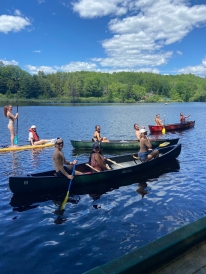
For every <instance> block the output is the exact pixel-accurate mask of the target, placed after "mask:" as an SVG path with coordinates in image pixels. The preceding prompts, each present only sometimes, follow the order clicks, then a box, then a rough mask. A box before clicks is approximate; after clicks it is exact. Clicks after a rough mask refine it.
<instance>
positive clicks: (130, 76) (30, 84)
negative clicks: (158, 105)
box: [0, 62, 206, 103]
mask: <svg viewBox="0 0 206 274" xmlns="http://www.w3.org/2000/svg"><path fill="white" fill-rule="evenodd" d="M17 99H18V100H19V101H22V102H23V101H30V100H36V101H38V100H39V101H45V102H46V101H47V102H50V101H53V102H68V103H69V102H72V103H95V102H99V103H135V102H142V101H143V102H165V101H169V102H206V79H204V78H201V77H198V76H195V75H193V74H181V75H161V74H154V73H149V72H113V73H112V74H110V73H103V72H92V71H78V72H56V73H52V74H45V73H44V72H43V71H39V72H38V74H37V75H30V74H29V73H28V72H26V71H24V70H22V69H21V68H20V67H18V66H13V65H4V64H3V63H2V62H0V101H2V102H4V101H8V100H9V101H12V100H17Z"/></svg>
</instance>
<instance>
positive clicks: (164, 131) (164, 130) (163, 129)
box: [162, 115, 166, 134]
mask: <svg viewBox="0 0 206 274" xmlns="http://www.w3.org/2000/svg"><path fill="white" fill-rule="evenodd" d="M165 133H166V128H165V115H164V124H163V128H162V134H165Z"/></svg>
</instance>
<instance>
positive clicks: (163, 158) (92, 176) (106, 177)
mask: <svg viewBox="0 0 206 274" xmlns="http://www.w3.org/2000/svg"><path fill="white" fill-rule="evenodd" d="M158 150H159V153H160V157H158V158H156V159H153V160H151V161H149V162H145V163H141V162H140V160H138V159H137V157H138V156H137V154H128V155H123V156H116V157H112V158H111V159H110V161H107V163H108V164H109V166H110V167H111V168H112V170H107V171H102V172H95V173H91V170H90V168H89V167H88V166H87V165H86V164H87V163H82V164H78V165H76V170H77V171H81V172H83V174H82V175H76V176H75V177H74V179H73V182H72V185H73V186H74V187H75V186H77V187H81V186H85V185H92V184H98V183H102V182H105V183H109V182H111V181H115V180H117V178H122V177H128V176H130V175H133V174H141V173H142V172H148V171H149V170H150V169H152V168H156V167H157V168H159V167H160V165H162V164H165V163H166V162H169V161H171V160H172V159H175V158H177V157H178V156H179V154H180V152H181V144H177V145H174V146H166V147H163V148H158ZM134 156H135V157H136V158H135V157H134ZM111 161H113V163H111ZM68 184H69V180H68V179H67V178H64V177H56V176H55V171H54V170H50V171H44V172H41V173H33V174H28V175H24V176H10V177H9V188H10V190H11V191H12V192H13V193H32V192H41V191H48V190H51V189H60V188H66V187H68Z"/></svg>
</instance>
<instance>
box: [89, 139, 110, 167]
mask: <svg viewBox="0 0 206 274" xmlns="http://www.w3.org/2000/svg"><path fill="white" fill-rule="evenodd" d="M105 160H106V158H104V156H103V155H102V153H101V150H100V147H99V144H98V143H94V144H93V146H92V152H91V154H90V157H89V164H90V165H91V166H92V167H93V168H94V169H92V172H95V171H94V170H98V171H104V170H111V168H110V167H109V165H108V164H106V162H105Z"/></svg>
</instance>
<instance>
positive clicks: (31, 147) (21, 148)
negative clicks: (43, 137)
mask: <svg viewBox="0 0 206 274" xmlns="http://www.w3.org/2000/svg"><path fill="white" fill-rule="evenodd" d="M51 146H54V142H48V143H46V144H44V145H36V146H31V145H25V146H17V147H4V148H0V152H6V151H7V152H8V151H15V150H27V149H34V148H45V147H51Z"/></svg>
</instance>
